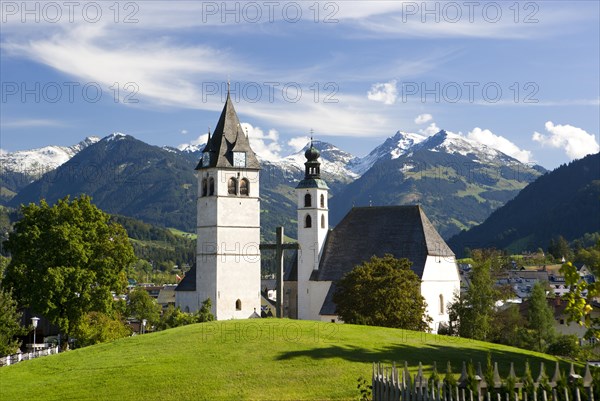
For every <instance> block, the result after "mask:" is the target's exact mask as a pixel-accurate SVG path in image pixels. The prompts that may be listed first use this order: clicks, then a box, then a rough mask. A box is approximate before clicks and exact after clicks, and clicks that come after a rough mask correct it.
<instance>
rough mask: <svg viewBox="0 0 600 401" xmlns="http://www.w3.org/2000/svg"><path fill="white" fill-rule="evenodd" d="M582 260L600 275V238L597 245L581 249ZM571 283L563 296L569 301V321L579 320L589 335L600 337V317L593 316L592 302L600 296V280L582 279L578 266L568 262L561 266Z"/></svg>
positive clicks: (597, 275)
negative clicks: (588, 281)
mask: <svg viewBox="0 0 600 401" xmlns="http://www.w3.org/2000/svg"><path fill="white" fill-rule="evenodd" d="M577 256H578V257H580V258H581V259H580V260H585V265H586V266H587V267H588V268H589V269H590V270H591V271H592V272H593V273H594V275H595V276H596V277H599V276H600V240H599V241H598V242H597V243H596V245H594V246H592V247H589V248H586V249H583V250H580V251H579V252H578V253H577ZM560 272H561V273H562V274H563V275H564V276H565V282H566V283H567V285H569V292H568V293H567V294H565V295H564V296H563V298H564V299H565V300H566V301H567V307H566V309H565V311H566V312H567V313H568V314H569V321H575V322H579V323H581V324H582V325H585V326H586V327H588V328H589V330H588V333H587V335H589V336H593V337H600V318H597V317H592V314H591V312H592V309H593V307H592V303H593V301H594V298H595V297H598V296H600V281H597V280H596V281H594V282H591V283H587V282H585V281H584V280H582V279H581V277H580V276H579V272H578V271H577V268H576V267H575V266H574V265H573V264H572V263H571V262H566V263H564V264H563V265H562V267H561V268H560Z"/></svg>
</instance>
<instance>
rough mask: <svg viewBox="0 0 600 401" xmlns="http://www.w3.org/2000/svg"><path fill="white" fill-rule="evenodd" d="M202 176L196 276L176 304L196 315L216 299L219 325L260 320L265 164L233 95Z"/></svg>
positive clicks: (179, 289)
mask: <svg viewBox="0 0 600 401" xmlns="http://www.w3.org/2000/svg"><path fill="white" fill-rule="evenodd" d="M196 171H197V177H198V200H197V216H198V219H197V234H198V240H197V248H196V270H195V277H189V278H188V277H187V276H186V277H185V278H184V279H183V281H182V282H181V283H180V285H179V286H178V287H177V289H176V304H177V305H178V306H179V307H180V308H181V309H182V310H184V311H189V312H195V311H197V310H198V309H199V308H200V306H201V305H202V302H204V300H206V299H207V298H210V300H211V301H212V313H213V314H214V315H215V318H216V319H217V320H227V319H246V318H249V317H251V316H253V314H254V313H256V314H258V315H259V314H260V250H259V245H260V198H259V171H260V164H259V162H258V160H257V158H256V155H255V154H254V152H253V151H252V149H251V148H250V143H249V141H248V138H247V137H246V135H245V133H244V132H243V130H242V127H241V125H240V121H239V119H238V117H237V114H236V112H235V109H234V107H233V103H232V101H231V98H230V96H229V91H228V93H227V100H226V102H225V106H224V107H223V111H222V113H221V117H220V118H219V122H218V123H217V126H216V128H215V131H214V133H213V134H212V136H211V135H210V133H209V138H208V142H207V144H206V147H205V148H204V150H203V151H202V159H201V160H200V162H199V163H198V166H197V167H196ZM192 274H193V273H192ZM192 279H193V282H192ZM186 280H187V281H186ZM259 316H260V315H259Z"/></svg>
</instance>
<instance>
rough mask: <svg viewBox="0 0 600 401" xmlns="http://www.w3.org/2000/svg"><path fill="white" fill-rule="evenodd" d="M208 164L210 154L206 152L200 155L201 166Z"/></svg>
mask: <svg viewBox="0 0 600 401" xmlns="http://www.w3.org/2000/svg"><path fill="white" fill-rule="evenodd" d="M209 164H210V154H209V153H208V152H206V153H204V154H203V155H202V167H208V165H209Z"/></svg>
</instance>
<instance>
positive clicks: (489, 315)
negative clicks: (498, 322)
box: [448, 249, 507, 341]
mask: <svg viewBox="0 0 600 401" xmlns="http://www.w3.org/2000/svg"><path fill="white" fill-rule="evenodd" d="M471 257H472V259H473V263H472V265H473V268H472V271H471V276H470V280H469V288H468V290H467V292H466V293H465V294H463V295H462V296H458V294H457V295H455V297H454V300H453V302H452V303H451V304H450V307H449V309H448V313H449V315H450V326H451V327H452V331H453V333H458V334H459V335H460V336H461V337H468V338H474V339H477V340H484V341H486V340H488V341H489V340H491V339H492V337H493V331H494V320H495V317H496V310H495V304H496V302H497V301H498V300H500V299H502V298H503V297H505V296H506V295H507V294H506V293H505V292H504V291H501V290H499V289H497V288H496V286H495V282H496V280H495V277H496V276H497V275H499V274H501V273H502V272H503V271H504V270H505V269H506V266H507V263H506V258H505V257H504V256H503V255H502V253H501V252H499V251H497V250H494V249H474V250H472V251H471Z"/></svg>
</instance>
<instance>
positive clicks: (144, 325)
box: [142, 319, 146, 334]
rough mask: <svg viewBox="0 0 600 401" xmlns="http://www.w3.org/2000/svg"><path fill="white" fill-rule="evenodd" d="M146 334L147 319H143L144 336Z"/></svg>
mask: <svg viewBox="0 0 600 401" xmlns="http://www.w3.org/2000/svg"><path fill="white" fill-rule="evenodd" d="M145 332H146V319H142V334H144V333H145Z"/></svg>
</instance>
